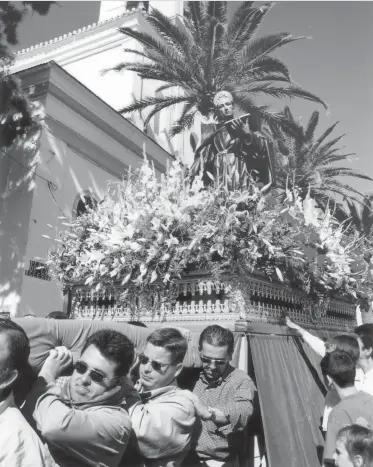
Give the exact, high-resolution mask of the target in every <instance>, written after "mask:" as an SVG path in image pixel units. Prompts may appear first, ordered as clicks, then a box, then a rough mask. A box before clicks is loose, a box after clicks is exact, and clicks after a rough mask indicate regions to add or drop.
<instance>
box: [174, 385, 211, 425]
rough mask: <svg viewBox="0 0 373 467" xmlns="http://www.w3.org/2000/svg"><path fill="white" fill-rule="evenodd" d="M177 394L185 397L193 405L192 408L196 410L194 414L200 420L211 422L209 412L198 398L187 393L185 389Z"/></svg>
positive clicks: (189, 392)
mask: <svg viewBox="0 0 373 467" xmlns="http://www.w3.org/2000/svg"><path fill="white" fill-rule="evenodd" d="M179 393H182V394H183V395H184V396H186V397H187V398H188V399H189V400H190V401H191V402H192V403H193V405H194V408H195V410H196V414H197V415H198V416H199V417H200V418H201V419H202V420H211V418H212V415H211V412H210V410H209V409H208V408H207V407H206V406H205V405H204V404H202V402H201V401H200V400H199V398H198V396H196V395H195V394H193V393H192V392H191V391H188V390H187V389H183V390H182V391H180V392H179ZM179 393H178V394H179Z"/></svg>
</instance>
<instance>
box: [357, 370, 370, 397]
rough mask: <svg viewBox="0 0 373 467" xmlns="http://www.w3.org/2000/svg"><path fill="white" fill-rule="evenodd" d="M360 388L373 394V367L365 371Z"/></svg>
mask: <svg viewBox="0 0 373 467" xmlns="http://www.w3.org/2000/svg"><path fill="white" fill-rule="evenodd" d="M360 389H361V390H362V391H364V392H367V393H368V394H370V395H371V396H373V368H372V369H371V370H369V371H367V372H366V373H365V375H364V379H363V384H362V386H361V388H360Z"/></svg>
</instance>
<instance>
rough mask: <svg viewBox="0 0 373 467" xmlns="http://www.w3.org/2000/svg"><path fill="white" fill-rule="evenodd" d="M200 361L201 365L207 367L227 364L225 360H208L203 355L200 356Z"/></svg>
mask: <svg viewBox="0 0 373 467" xmlns="http://www.w3.org/2000/svg"><path fill="white" fill-rule="evenodd" d="M200 359H201V362H202V363H206V364H207V365H212V364H213V363H215V365H217V366H218V365H225V364H226V363H227V360H219V359H216V358H209V357H205V356H204V355H200Z"/></svg>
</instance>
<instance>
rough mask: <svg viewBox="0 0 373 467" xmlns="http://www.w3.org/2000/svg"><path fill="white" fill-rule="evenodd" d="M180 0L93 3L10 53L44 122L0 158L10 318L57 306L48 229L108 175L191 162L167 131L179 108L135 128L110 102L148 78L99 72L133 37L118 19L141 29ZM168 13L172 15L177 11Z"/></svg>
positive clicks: (85, 202) (184, 145) (135, 92)
mask: <svg viewBox="0 0 373 467" xmlns="http://www.w3.org/2000/svg"><path fill="white" fill-rule="evenodd" d="M182 3H183V2H182V1H173V2H166V1H154V2H152V1H150V2H110V1H106V2H101V10H100V17H99V20H98V22H97V23H95V24H93V25H90V26H87V27H85V28H82V29H80V30H78V31H73V32H70V33H67V34H65V35H64V36H61V37H58V38H53V39H51V40H50V41H48V42H46V43H43V44H39V45H36V46H31V47H30V48H28V49H25V50H22V51H20V52H19V53H18V54H17V56H16V62H15V65H14V67H13V70H12V71H13V72H14V73H17V74H18V76H19V77H20V78H21V80H22V83H23V87H24V89H25V90H26V91H27V92H28V94H29V96H30V98H31V99H32V100H33V101H35V102H37V103H39V104H40V108H41V109H42V110H43V112H44V114H45V120H44V125H43V128H42V130H41V132H40V134H38V135H33V136H32V137H30V138H29V139H28V140H27V141H26V142H25V143H24V144H23V145H20V146H19V147H15V148H12V151H11V152H7V153H6V154H5V156H3V157H2V158H0V171H1V178H0V188H1V192H2V193H3V196H2V201H1V205H0V212H1V218H2V219H1V224H0V228H1V235H0V254H1V268H0V307H1V308H2V310H3V312H6V313H9V314H10V315H12V316H24V315H27V314H32V315H35V316H40V317H42V316H46V315H47V314H48V313H50V312H51V311H55V310H62V309H63V307H64V294H63V291H62V290H61V286H60V284H57V283H55V282H54V281H53V280H52V279H51V277H50V274H49V270H48V267H46V265H45V260H46V257H47V253H48V251H49V250H50V249H51V248H55V246H56V245H55V243H54V241H52V240H51V238H54V237H55V234H56V232H58V230H59V229H61V228H68V223H69V220H71V219H72V218H74V217H75V216H77V215H79V214H80V213H82V212H84V210H85V209H86V206H91V205H92V204H94V203H97V202H99V201H100V200H101V199H102V198H103V196H104V194H105V190H106V188H107V183H108V182H109V181H110V180H120V179H121V178H122V177H124V176H125V175H126V171H127V170H128V169H129V168H130V167H131V168H132V169H135V168H137V167H139V166H140V164H141V162H142V159H143V155H144V154H146V157H147V158H148V159H150V160H151V161H152V162H153V163H154V166H155V168H156V170H157V171H158V172H159V173H162V172H164V171H165V170H166V166H167V162H168V161H170V160H172V159H173V158H174V157H177V156H179V157H182V159H183V161H184V162H185V163H187V164H190V162H191V161H192V157H193V156H192V153H191V148H190V145H189V143H188V138H189V135H188V134H184V135H181V136H178V137H176V138H174V139H173V140H172V141H171V140H170V139H169V138H168V135H167V130H168V129H169V127H170V123H171V121H174V119H175V117H176V116H175V115H174V114H173V112H177V111H178V109H176V110H173V111H163V112H162V114H161V115H160V116H158V117H157V118H155V119H153V122H152V123H151V125H150V127H149V128H147V131H146V133H144V131H143V130H144V128H143V125H142V120H141V118H140V117H139V116H137V117H134V118H130V119H127V118H124V117H123V116H122V115H121V114H120V113H119V112H118V110H120V108H121V107H123V106H124V105H125V104H127V103H128V102H130V101H132V100H133V99H134V98H136V97H137V98H139V97H141V96H143V95H149V96H151V95H152V93H153V95H154V92H155V88H156V87H157V85H156V83H154V84H152V83H143V82H142V81H141V79H140V78H139V77H138V76H137V75H136V74H134V73H132V72H124V73H116V72H108V73H104V74H103V71H104V70H105V69H107V68H110V67H113V66H115V65H116V64H118V63H120V62H121V61H123V60H125V59H126V58H128V57H126V56H125V53H124V52H123V48H135V47H137V45H136V44H135V43H134V42H133V41H131V40H129V39H128V38H126V37H125V36H124V35H122V34H121V33H120V32H119V31H118V28H119V27H121V26H127V27H133V28H148V26H147V25H146V23H145V21H144V15H145V14H146V8H147V7H149V4H151V5H150V6H152V7H155V8H158V9H161V10H162V11H163V12H164V13H167V14H168V15H170V16H175V17H176V15H179V14H182ZM176 20H177V18H176Z"/></svg>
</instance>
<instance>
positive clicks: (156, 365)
mask: <svg viewBox="0 0 373 467" xmlns="http://www.w3.org/2000/svg"><path fill="white" fill-rule="evenodd" d="M139 362H140V365H146V364H147V363H148V362H150V365H151V366H152V368H153V370H155V371H159V370H161V369H162V368H164V367H166V366H170V365H172V364H173V362H171V363H161V362H157V360H150V358H149V357H147V356H146V355H144V354H143V353H141V354H140V355H139Z"/></svg>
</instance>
